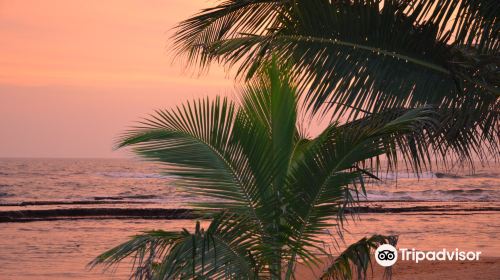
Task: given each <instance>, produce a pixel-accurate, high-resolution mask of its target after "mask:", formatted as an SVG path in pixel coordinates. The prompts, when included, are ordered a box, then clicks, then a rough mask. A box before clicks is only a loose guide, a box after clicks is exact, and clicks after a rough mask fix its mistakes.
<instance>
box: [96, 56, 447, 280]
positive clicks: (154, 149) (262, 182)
mask: <svg viewBox="0 0 500 280" xmlns="http://www.w3.org/2000/svg"><path fill="white" fill-rule="evenodd" d="M283 73H285V74H283ZM286 73H287V72H286V71H280V70H278V67H277V66H276V63H274V64H273V65H272V66H268V67H267V68H266V72H265V73H261V74H260V75H259V76H258V77H257V78H255V79H254V80H252V81H251V82H249V83H248V84H247V85H246V86H245V87H244V88H243V89H242V97H241V99H240V100H239V101H238V102H233V101H230V100H228V99H227V98H215V100H209V99H201V100H198V101H193V102H187V103H186V104H184V105H182V106H180V107H177V108H174V109H169V110H161V111H157V112H156V114H154V115H152V116H151V117H150V118H149V119H147V120H145V121H143V122H142V123H141V125H139V126H138V127H135V128H133V129H131V130H130V131H128V132H127V133H126V134H125V135H124V137H123V138H122V139H121V140H120V143H119V147H132V148H133V150H134V151H135V153H137V154H138V155H140V156H141V157H144V158H146V159H148V160H152V161H157V162H161V163H164V164H165V170H164V172H165V173H166V174H167V175H168V176H171V177H172V178H175V180H176V185H177V186H179V187H180V188H182V189H183V190H184V191H186V192H189V193H192V194H194V195H196V197H204V198H207V199H210V200H202V202H195V203H192V206H193V207H195V209H199V210H202V211H201V212H202V213H204V214H205V215H206V217H205V218H207V219H208V221H207V223H208V222H209V223H210V224H209V225H208V227H207V228H206V229H204V228H203V227H202V226H201V224H200V223H197V224H196V226H195V229H194V231H188V230H183V231H179V232H172V231H162V230H155V231H149V232H145V233H143V234H140V235H137V236H135V237H133V238H132V239H131V240H130V241H128V242H126V243H124V244H122V245H119V246H117V247H116V248H113V249H111V250H109V251H108V252H105V253H103V254H102V255H101V256H99V257H98V258H96V260H95V261H94V262H93V263H92V264H93V265H97V264H107V265H113V264H116V263H119V262H121V261H123V260H125V259H127V258H128V257H131V258H132V259H133V260H134V264H135V270H134V274H133V276H132V277H133V278H136V279H186V278H193V279H293V278H294V271H295V268H296V265H297V263H298V262H302V263H305V264H306V265H311V266H314V265H318V264H319V263H320V261H321V260H322V259H321V256H322V255H325V254H327V253H328V250H327V249H326V247H325V246H326V245H325V244H324V242H323V240H325V235H327V231H328V230H332V229H336V230H335V231H333V232H334V233H338V234H339V236H338V238H340V240H341V239H342V238H341V235H340V234H341V233H342V228H343V227H342V225H343V222H344V221H345V218H346V216H347V215H350V214H352V213H353V211H354V210H353V209H356V208H355V207H353V206H356V204H357V202H359V200H360V199H361V198H362V197H363V194H364V193H365V191H364V190H365V183H366V182H367V181H369V180H376V179H377V171H378V170H379V167H380V165H381V161H379V160H378V158H379V157H382V156H383V157H386V158H387V159H388V160H387V162H388V167H389V168H390V167H394V165H393V164H394V163H395V162H397V160H398V157H402V158H404V159H405V160H408V162H410V163H414V164H410V166H418V165H419V164H422V163H425V162H426V161H427V158H426V157H425V156H422V155H423V154H422V153H421V152H420V151H421V150H422V149H424V150H425V146H426V145H427V144H428V140H429V139H430V137H429V136H428V135H429V133H432V131H434V130H436V129H438V128H437V127H436V121H435V119H434V117H435V113H434V112H433V110H431V109H430V108H421V109H413V110H400V111H397V112H396V111H391V112H385V113H380V114H373V115H370V116H367V117H364V118H361V119H358V120H356V121H352V122H348V123H346V124H342V125H341V124H338V123H332V124H330V125H328V127H326V128H325V129H324V130H322V131H321V133H319V134H318V135H317V136H315V137H309V136H307V133H308V132H307V130H306V129H305V128H307V127H308V125H309V124H310V123H309V122H308V121H307V120H309V118H302V117H301V116H302V114H301V113H300V112H299V109H298V107H299V106H298V103H299V101H298V100H299V96H298V94H297V88H296V86H294V84H293V83H292V82H291V79H290V77H289V75H288V74H286ZM384 162H385V161H384ZM334 233H332V234H334ZM395 241H396V239H395V237H390V236H381V235H375V236H372V237H369V238H364V239H362V240H360V241H359V242H357V243H355V244H353V245H351V246H349V247H348V248H347V249H346V250H345V251H344V252H341V253H340V254H338V255H337V257H336V258H335V259H334V260H333V261H332V262H331V265H330V266H329V267H328V268H327V269H326V270H325V274H324V275H323V276H322V278H323V279H329V278H333V279H351V278H352V277H353V276H356V275H359V276H360V277H363V276H364V275H366V273H367V270H368V268H369V266H370V252H371V251H372V249H373V248H375V247H377V246H378V245H379V244H381V243H393V244H394V243H395Z"/></svg>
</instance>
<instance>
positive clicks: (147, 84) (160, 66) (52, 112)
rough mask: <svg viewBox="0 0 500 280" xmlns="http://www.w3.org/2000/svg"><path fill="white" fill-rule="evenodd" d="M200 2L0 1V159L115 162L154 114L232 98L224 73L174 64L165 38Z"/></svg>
mask: <svg viewBox="0 0 500 280" xmlns="http://www.w3.org/2000/svg"><path fill="white" fill-rule="evenodd" d="M210 5H211V1H206V0H200V1H196V0H191V1H186V0H142V1H139V0H136V1H133V0H113V1H110V0H106V1H101V0H87V1H68V0H43V1H42V0H38V1H35V0H16V1H14V0H4V1H2V0H0V129H1V138H0V157H117V156H123V155H124V153H123V152H113V151H112V145H113V140H114V138H115V137H116V136H117V135H118V134H119V133H120V132H121V131H123V130H124V129H126V128H127V126H130V125H132V124H133V122H134V121H135V120H138V119H139V118H140V117H143V116H146V115H147V114H148V113H150V112H151V111H152V110H154V109H157V108H165V107H171V106H173V105H175V104H179V103H180V102H182V101H183V100H186V99H191V98H193V97H198V96H206V95H215V94H218V93H219V94H225V95H227V94H230V93H232V91H233V86H232V80H231V79H230V78H227V77H226V76H227V75H226V74H224V72H223V71H222V70H221V69H220V68H212V71H211V72H210V74H209V75H204V76H202V77H201V78H197V77H196V76H195V75H192V73H193V71H190V72H187V73H186V71H184V70H185V69H184V68H183V64H182V63H180V62H173V59H172V56H171V54H170V53H169V46H170V45H169V44H170V42H169V40H168V39H169V37H170V35H171V34H172V31H171V28H172V27H174V26H175V24H176V23H177V22H179V21H180V20H182V19H184V18H186V17H188V16H190V15H192V14H194V13H196V12H197V11H199V10H200V9H201V8H203V7H207V6H210Z"/></svg>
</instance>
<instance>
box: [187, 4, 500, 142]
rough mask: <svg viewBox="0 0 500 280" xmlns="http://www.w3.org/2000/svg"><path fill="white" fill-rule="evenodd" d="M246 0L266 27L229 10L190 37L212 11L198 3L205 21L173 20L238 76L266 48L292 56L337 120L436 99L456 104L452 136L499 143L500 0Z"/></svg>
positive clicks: (193, 48)
mask: <svg viewBox="0 0 500 280" xmlns="http://www.w3.org/2000/svg"><path fill="white" fill-rule="evenodd" d="M242 3H245V4H248V6H244V5H241V6H239V7H240V8H241V10H238V12H239V13H241V14H243V13H250V12H251V11H253V10H255V11H257V10H259V11H260V10H262V9H269V10H266V11H267V13H268V16H269V18H270V19H272V20H270V21H272V27H271V26H270V25H267V21H261V22H262V24H260V25H259V19H257V18H252V17H248V18H246V19H245V21H246V20H248V22H247V24H245V25H239V24H236V22H237V21H238V20H243V19H239V18H238V19H236V18H234V19H230V18H226V21H225V25H227V26H231V28H230V30H231V31H226V30H219V31H220V32H219V33H217V38H214V37H211V38H210V40H200V41H199V44H198V45H192V44H189V41H188V40H186V38H187V37H188V38H191V37H193V38H195V37H196V38H199V37H197V36H198V35H199V34H203V33H204V32H205V31H206V30H209V29H205V28H204V27H201V26H200V25H196V24H195V22H199V23H200V24H201V22H203V21H206V22H210V20H209V19H210V18H212V16H211V14H210V13H209V12H205V13H203V12H202V14H203V15H204V16H205V17H206V18H204V19H203V20H202V19H201V18H198V19H197V18H194V17H193V18H191V19H189V20H188V21H190V24H189V26H191V27H193V28H186V26H182V25H181V26H179V27H178V28H179V30H180V31H179V32H181V31H184V33H183V35H184V37H183V38H180V37H177V38H178V40H179V42H185V43H186V44H185V45H184V46H185V48H187V49H189V53H202V52H203V53H204V55H205V57H206V59H207V61H209V60H214V61H215V60H216V61H219V62H222V63H227V64H229V65H234V64H238V65H239V73H240V75H247V76H252V75H253V73H255V72H256V70H257V69H258V68H259V67H261V65H265V64H266V61H269V60H271V59H272V56H277V57H278V58H279V59H280V61H292V64H293V67H292V69H291V74H292V76H293V77H294V79H295V80H296V81H297V82H298V85H299V91H307V97H308V98H307V102H308V105H309V108H311V109H313V110H314V111H319V112H323V113H326V112H330V113H332V112H333V116H334V117H335V118H336V119H339V118H340V117H344V118H347V119H348V120H353V119H356V118H358V117H361V116H363V115H366V114H365V113H366V112H370V113H378V112H383V111H386V110H388V109H394V108H408V107H417V106H421V105H426V104H427V105H428V104H432V105H433V106H436V107H439V108H441V109H443V110H445V111H453V121H452V122H447V123H443V127H446V126H448V128H449V131H448V132H446V134H447V135H448V137H462V135H465V134H471V133H472V134H474V133H476V132H477V131H480V133H482V134H483V135H484V136H485V137H484V138H483V140H485V141H486V140H487V141H493V142H494V144H493V145H494V146H495V145H498V137H497V135H498V129H497V127H498V126H500V124H499V122H500V120H499V106H500V101H499V98H498V97H499V96H500V90H499V88H498V84H499V80H498V76H499V75H498V69H499V53H500V40H499V38H500V37H499V30H500V29H499V28H498V25H499V20H498V14H499V13H500V4H499V2H498V1H495V0H488V1H480V0H438V1H431V0H413V1H379V0H375V1H374V0H361V1H327V0H307V1H302V0H296V1H275V2H273V3H272V4H270V3H268V2H266V3H262V2H260V1H242ZM250 3H251V4H250ZM270 5H272V8H270V7H271V6H270ZM217 7H218V8H217ZM217 7H216V8H214V9H223V8H224V7H225V6H224V4H220V5H219V6H217ZM186 22H187V21H186ZM250 22H251V23H250ZM249 26H251V28H250V27H249ZM259 27H260V28H259ZM200 45H201V46H203V47H202V48H201V47H200ZM179 51H180V52H185V51H186V49H179ZM207 61H206V62H205V63H207ZM352 108H355V109H352ZM450 124H453V126H450ZM461 139H462V141H467V140H470V141H469V144H471V145H472V144H474V143H473V140H471V139H469V138H468V137H462V138H461ZM481 149H482V146H481V145H479V146H476V149H475V150H481Z"/></svg>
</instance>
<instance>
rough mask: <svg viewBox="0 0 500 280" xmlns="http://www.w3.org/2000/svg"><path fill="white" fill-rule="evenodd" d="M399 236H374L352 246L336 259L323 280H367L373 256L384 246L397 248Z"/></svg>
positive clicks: (388, 269)
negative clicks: (373, 253)
mask: <svg viewBox="0 0 500 280" xmlns="http://www.w3.org/2000/svg"><path fill="white" fill-rule="evenodd" d="M396 243H397V236H383V235H374V236H372V237H370V238H366V237H365V238H363V239H361V240H359V241H358V242H356V243H354V244H351V245H350V246H349V247H348V248H347V249H345V250H344V251H343V252H342V253H341V254H340V255H339V256H338V257H337V258H335V259H334V260H333V261H332V263H331V264H330V265H329V267H328V268H327V269H325V272H324V273H323V275H322V276H321V278H320V279H322V280H327V279H328V280H329V279H332V280H350V279H353V278H356V279H360V280H361V279H366V276H367V272H368V268H369V266H370V264H371V254H372V252H373V251H374V250H375V249H377V247H378V246H380V245H382V244H391V245H393V246H396ZM390 275H391V270H390V267H389V268H386V276H388V277H390Z"/></svg>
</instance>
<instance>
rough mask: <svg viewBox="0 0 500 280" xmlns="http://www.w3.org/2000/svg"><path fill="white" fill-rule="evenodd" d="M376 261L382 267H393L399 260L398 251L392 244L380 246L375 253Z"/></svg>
mask: <svg viewBox="0 0 500 280" xmlns="http://www.w3.org/2000/svg"><path fill="white" fill-rule="evenodd" d="M375 260H376V261H377V263H378V264H379V265H381V266H386V267H387V266H392V265H393V264H395V263H396V261H397V260H398V251H397V250H396V248H394V246H392V245H390V244H383V245H380V246H379V247H378V248H377V250H376V251H375Z"/></svg>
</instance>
